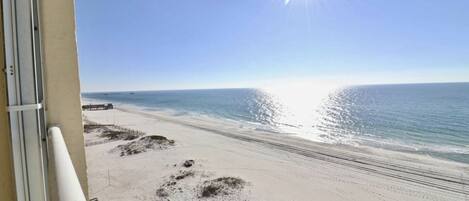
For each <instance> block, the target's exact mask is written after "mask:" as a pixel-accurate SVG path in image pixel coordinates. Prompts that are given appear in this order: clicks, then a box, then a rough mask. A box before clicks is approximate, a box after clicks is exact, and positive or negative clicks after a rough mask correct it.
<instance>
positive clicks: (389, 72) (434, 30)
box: [76, 0, 469, 91]
mask: <svg viewBox="0 0 469 201" xmlns="http://www.w3.org/2000/svg"><path fill="white" fill-rule="evenodd" d="M468 8H469V1H467V0H450V1H444V0H290V1H285V0H184V1H181V0H166V1H164V0H98V1H91V0H76V15H77V37H78V49H79V62H80V76H81V82H82V90H83V91H119V90H149V89H182V88H223V87H259V86H263V85H266V84H267V85H268V84H270V83H275V82H277V83H281V82H287V81H288V82H289V81H292V80H296V79H298V80H303V81H304V80H320V79H326V80H348V81H349V82H350V83H380V82H381V83H401V82H453V81H469V12H468Z"/></svg>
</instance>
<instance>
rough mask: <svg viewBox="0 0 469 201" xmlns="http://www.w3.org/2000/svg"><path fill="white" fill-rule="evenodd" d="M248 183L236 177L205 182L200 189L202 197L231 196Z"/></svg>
mask: <svg viewBox="0 0 469 201" xmlns="http://www.w3.org/2000/svg"><path fill="white" fill-rule="evenodd" d="M245 184H246V182H245V181H244V180H242V179H240V178H236V177H220V178H217V179H213V180H209V181H205V182H204V183H203V184H202V187H201V189H200V197H204V198H208V197H214V196H217V195H229V194H232V193H234V192H235V191H239V190H241V189H243V188H244V185H245Z"/></svg>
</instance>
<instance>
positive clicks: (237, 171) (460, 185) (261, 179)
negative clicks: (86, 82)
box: [84, 107, 469, 201]
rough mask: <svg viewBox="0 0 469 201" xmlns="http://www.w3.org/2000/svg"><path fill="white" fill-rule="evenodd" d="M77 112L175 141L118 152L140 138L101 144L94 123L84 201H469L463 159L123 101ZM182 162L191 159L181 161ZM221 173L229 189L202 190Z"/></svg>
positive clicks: (87, 137) (89, 137) (467, 173)
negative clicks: (308, 136) (321, 138)
mask: <svg viewBox="0 0 469 201" xmlns="http://www.w3.org/2000/svg"><path fill="white" fill-rule="evenodd" d="M84 115H85V117H86V119H87V120H88V121H92V122H95V123H99V124H114V125H118V126H121V127H122V128H128V129H133V130H138V131H141V132H143V133H144V135H146V136H150V135H159V136H164V137H166V138H168V139H170V140H174V144H167V145H165V146H161V147H158V148H155V149H154V150H152V149H150V150H147V151H146V152H142V153H138V154H132V155H125V154H124V155H123V156H121V155H122V154H121V153H120V152H119V151H118V150H117V151H116V147H117V146H118V145H123V144H127V143H130V142H132V141H137V140H138V138H135V139H132V140H124V139H120V140H109V141H108V140H104V139H103V138H102V137H99V135H101V130H100V129H94V130H92V131H90V132H89V133H85V134H84V135H85V140H86V143H87V146H86V154H87V155H86V158H87V165H88V180H89V191H90V198H95V197H96V198H98V199H99V200H100V201H110V200H112V201H133V200H135V201H139V200H148V201H154V200H253V201H311V200H319V201H345V200H347V201H348V200H356V201H372V200H373V201H374V200H381V201H387V200H389V201H391V200H392V201H405V200H409V201H410V200H412V201H413V200H416V201H418V200H432V201H440V200H441V201H463V200H469V195H468V194H469V166H468V165H466V164H460V163H456V162H450V161H445V160H439V159H433V158H430V157H426V156H417V155H412V154H404V153H397V152H392V151H385V150H379V149H374V148H368V147H349V146H338V145H330V144H322V143H316V142H312V141H308V140H304V139H301V138H297V137H294V136H285V135H281V134H278V135H275V134H271V133H266V132H263V131H257V130H252V129H249V128H244V127H240V126H239V125H236V124H230V123H225V122H222V121H220V122H218V121H207V120H204V119H194V118H189V117H183V116H179V117H178V116H171V115H167V114H165V113H163V112H155V111H144V110H140V109H137V108H131V107H128V108H127V107H125V108H122V107H120V108H117V109H113V110H105V111H85V112H84ZM139 137H142V136H139ZM186 160H193V162H194V163H193V165H192V166H191V167H184V165H183V163H184V162H185V161H186ZM223 177H228V178H231V177H233V178H239V179H241V180H240V182H238V183H237V184H236V185H235V184H233V185H232V186H231V187H233V188H232V189H228V187H230V185H228V187H226V189H225V190H226V191H219V192H218V194H216V192H215V194H216V195H208V196H204V195H202V189H204V186H206V185H208V184H210V183H211V182H212V183H213V182H216V181H217V180H216V179H217V178H223ZM238 184H239V185H238ZM222 188H225V187H222Z"/></svg>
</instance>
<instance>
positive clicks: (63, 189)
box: [48, 127, 86, 201]
mask: <svg viewBox="0 0 469 201" xmlns="http://www.w3.org/2000/svg"><path fill="white" fill-rule="evenodd" d="M48 132H49V138H50V142H51V145H52V154H53V159H54V165H55V174H56V180H57V191H58V196H59V200H60V201H86V198H85V195H84V193H83V190H82V188H81V186H80V182H79V180H78V177H77V174H76V172H75V168H74V167H73V163H72V160H71V159H70V155H69V153H68V150H67V146H66V145H65V141H64V138H63V137H62V132H61V131H60V128H58V127H51V128H49V131H48Z"/></svg>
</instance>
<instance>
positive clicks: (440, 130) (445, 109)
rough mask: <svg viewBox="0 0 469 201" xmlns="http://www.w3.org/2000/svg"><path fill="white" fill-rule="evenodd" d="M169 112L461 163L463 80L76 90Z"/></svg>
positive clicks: (466, 95) (464, 155)
mask: <svg viewBox="0 0 469 201" xmlns="http://www.w3.org/2000/svg"><path fill="white" fill-rule="evenodd" d="M83 97H84V98H87V99H95V100H99V101H104V102H112V103H117V104H131V105H135V106H139V107H143V108H146V109H148V110H167V111H172V114H173V115H176V116H180V115H187V116H197V115H203V116H208V117H213V118H217V119H226V120H229V121H235V122H239V124H249V125H251V126H254V127H256V128H257V129H262V130H266V131H271V133H272V134H273V135H282V133H289V134H294V135H298V136H299V137H303V138H305V140H314V141H320V142H325V143H338V144H349V145H353V146H364V145H366V146H372V147H377V148H383V149H390V150H395V151H402V152H410V153H416V154H423V155H429V156H432V157H436V158H444V159H448V160H453V161H458V162H463V163H469V83H439V84H399V85H367V86H365V85H362V86H348V87H340V88H334V89H327V90H325V89H323V88H321V86H316V87H314V88H308V87H306V88H302V89H291V90H290V89H289V88H288V87H286V88H284V90H269V89H204V90H173V91H135V92H106V93H84V94H83Z"/></svg>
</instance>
